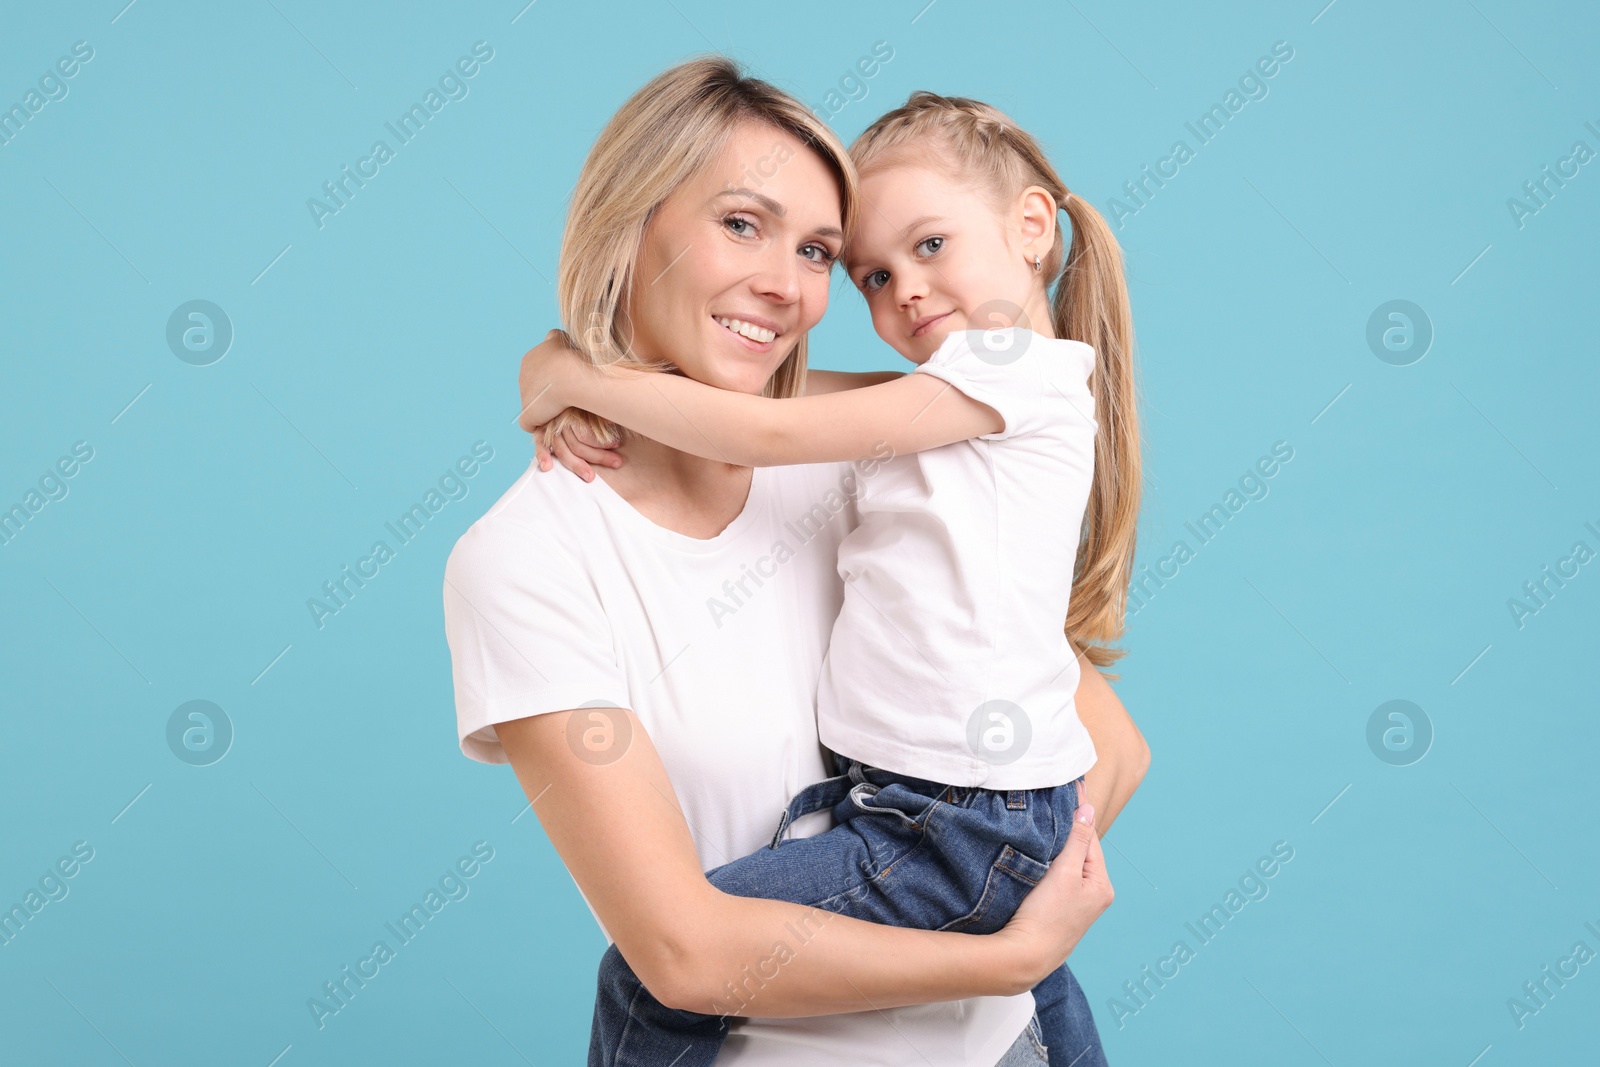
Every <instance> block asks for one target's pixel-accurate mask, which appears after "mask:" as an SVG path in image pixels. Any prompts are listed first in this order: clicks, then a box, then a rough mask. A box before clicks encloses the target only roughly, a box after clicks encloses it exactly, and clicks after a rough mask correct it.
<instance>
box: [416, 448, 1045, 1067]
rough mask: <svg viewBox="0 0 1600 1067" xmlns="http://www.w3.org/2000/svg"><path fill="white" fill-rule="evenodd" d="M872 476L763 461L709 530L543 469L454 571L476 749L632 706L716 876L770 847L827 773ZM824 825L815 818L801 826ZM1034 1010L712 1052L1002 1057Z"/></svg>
mask: <svg viewBox="0 0 1600 1067" xmlns="http://www.w3.org/2000/svg"><path fill="white" fill-rule="evenodd" d="M864 473H865V472H864V471H863V469H862V468H860V467H858V466H857V465H852V464H850V463H819V464H803V465H796V466H789V467H767V468H761V467H758V468H755V469H754V471H753V478H752V483H751V488H750V495H749V498H748V500H747V501H746V502H745V506H744V510H743V511H742V512H740V514H739V516H738V517H737V518H735V519H734V520H733V522H732V523H730V524H729V525H728V526H727V528H726V529H724V530H723V531H722V532H721V533H719V534H718V535H717V536H715V537H712V538H709V539H704V540H702V539H698V538H692V537H688V536H686V535H684V534H680V533H677V532H675V531H672V530H668V529H665V528H664V527H661V526H658V525H656V524H655V523H653V522H651V521H650V520H649V519H647V518H645V517H644V516H643V515H642V514H640V513H639V512H638V511H637V510H635V509H634V508H633V506H632V505H630V504H629V503H627V501H625V500H623V499H622V497H620V496H619V495H617V493H616V491H615V490H613V489H612V488H611V487H610V486H608V485H607V484H606V483H605V481H604V479H603V478H601V477H596V478H595V480H594V481H593V482H583V481H581V480H580V479H578V478H575V477H573V476H572V475H571V474H569V473H567V472H566V471H564V470H559V469H557V470H552V471H548V472H540V471H539V470H538V467H537V465H536V464H532V463H530V465H529V468H528V470H527V471H526V472H525V473H524V474H523V475H522V477H520V478H519V479H517V481H516V482H515V483H514V484H512V486H511V487H510V488H509V489H508V490H507V491H506V492H505V494H504V495H503V496H502V497H501V498H500V499H499V500H498V501H497V502H496V503H495V504H494V506H493V507H491V508H490V509H489V511H488V513H487V514H485V515H484V516H483V517H482V518H481V519H479V520H478V521H477V522H476V523H474V524H473V525H472V527H471V528H470V529H468V530H467V532H466V533H465V534H463V535H462V536H461V538H460V540H459V541H457V542H456V546H455V548H454V550H453V551H452V552H451V554H450V559H449V561H448V563H447V564H446V567H445V586H444V617H445V634H446V637H447V639H448V641H449V644H450V658H451V671H452V675H453V678H454V683H455V698H456V725H457V734H458V738H459V740H460V744H461V750H462V752H463V753H465V754H466V755H467V756H468V757H470V758H472V759H475V760H479V761H481V762H484V763H505V762H507V759H506V755H505V752H504V751H503V750H502V749H501V747H500V744H499V741H498V739H497V738H496V736H495V732H494V724H495V723H498V722H506V721H508V720H511V719H518V718H523V717H526V716H529V715H539V714H544V713H548V712H554V711H563V710H566V709H570V708H579V707H583V706H585V705H588V706H591V707H626V708H629V709H631V710H632V711H633V712H634V714H635V715H636V716H637V717H638V719H639V721H640V722H641V723H642V724H643V725H644V727H645V729H647V730H648V731H649V733H650V739H651V741H652V743H653V744H654V745H655V747H656V749H657V750H658V751H659V752H660V755H661V760H662V763H663V764H664V765H665V767H666V770H667V774H668V776H669V777H670V778H671V780H672V784H673V788H674V790H675V792H676V794H677V798H678V800H679V802H680V803H681V805H682V807H683V812H684V817H685V819H686V821H687V822H688V824H689V830H690V833H691V834H692V836H693V838H694V843H695V847H696V849H697V851H698V853H699V858H700V862H701V866H702V868H703V869H705V870H710V869H711V868H713V867H717V866H720V865H722V864H723V863H726V862H728V861H729V860H732V859H735V858H737V857H739V856H743V855H747V854H749V853H751V852H754V851H755V850H756V849H757V848H760V847H762V846H763V845H766V844H767V843H768V842H769V841H770V840H771V838H772V834H773V831H774V830H775V829H776V828H777V823H778V819H779V816H780V815H781V813H782V811H783V809H784V807H785V805H786V804H787V803H788V801H789V799H790V798H791V797H792V796H793V795H794V794H795V793H797V792H798V791H799V790H801V789H803V788H804V787H806V786H808V785H810V784H812V783H813V782H817V781H820V780H821V779H823V778H825V777H828V776H829V775H830V774H831V768H829V767H828V766H827V765H826V764H825V763H824V757H825V752H824V750H823V748H822V746H821V743H820V742H819V741H818V739H817V728H816V718H815V706H814V700H815V695H816V689H817V681H818V675H819V671H820V668H821V664H822V659H823V655H824V653H825V652H826V650H827V647H828V637H829V632H830V630H831V628H832V626H833V622H834V618H835V616H836V615H837V614H838V612H839V608H840V605H841V603H842V599H843V586H842V582H841V579H840V578H839V575H838V573H837V570H836V562H837V553H838V548H839V543H840V541H841V540H842V539H843V538H844V536H845V534H847V533H848V532H849V531H850V530H852V529H853V528H854V527H855V526H856V524H857V522H858V521H859V519H858V514H857V510H856V503H855V500H854V497H853V492H854V491H855V490H856V489H857V487H858V485H859V482H858V479H859V478H860V477H862V476H863V475H864ZM829 825H830V823H829V815H828V813H827V812H825V811H823V812H817V813H815V814H813V815H811V816H808V817H806V818H804V819H801V820H798V821H797V822H796V823H795V824H794V826H793V827H792V829H791V831H790V832H791V834H792V835H794V836H798V837H804V836H809V835H810V834H813V833H818V832H821V831H822V830H825V829H827V828H828V826H829ZM638 873H639V874H640V876H644V875H645V873H646V872H638ZM585 902H586V903H587V901H585ZM591 910H592V909H591ZM596 919H597V920H598V916H596ZM602 930H604V926H603V925H602ZM607 940H610V935H609V934H607ZM1033 1008H1034V1005H1033V996H1032V994H1030V993H1023V994H1020V995H1018V996H1013V997H974V998H970V999H967V1000H961V1001H947V1002H940V1003H934V1004H923V1005H914V1006H908V1007H900V1008H890V1009H884V1010H883V1011H864V1012H853V1013H846V1014H835V1015H822V1016H809V1017H804V1018H790V1019H768V1018H760V1017H754V1018H746V1019H738V1020H734V1021H733V1023H732V1030H731V1033H730V1035H729V1037H728V1039H727V1042H726V1044H725V1045H724V1047H723V1050H722V1053H721V1055H720V1056H719V1057H718V1059H717V1063H718V1064H719V1067H811V1065H813V1064H816V1063H820V1062H837V1063H850V1064H852V1065H862V1067H901V1065H904V1067H971V1065H974V1064H992V1063H995V1062H996V1061H997V1060H999V1058H1000V1057H1001V1055H1002V1054H1003V1053H1004V1052H1005V1051H1006V1049H1008V1048H1009V1047H1010V1046H1011V1045H1012V1043H1013V1042H1014V1041H1015V1039H1016V1037H1017V1035H1018V1034H1020V1033H1021V1032H1022V1030H1023V1028H1024V1027H1025V1026H1026V1025H1027V1022H1028V1019H1029V1018H1030V1016H1031V1015H1032V1014H1033Z"/></svg>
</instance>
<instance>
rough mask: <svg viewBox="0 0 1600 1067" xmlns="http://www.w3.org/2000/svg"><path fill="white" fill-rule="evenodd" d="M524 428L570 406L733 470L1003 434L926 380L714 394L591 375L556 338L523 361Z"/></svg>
mask: <svg viewBox="0 0 1600 1067" xmlns="http://www.w3.org/2000/svg"><path fill="white" fill-rule="evenodd" d="M521 385H522V394H523V397H524V399H525V401H526V403H525V406H524V408H523V414H522V419H521V421H522V423H523V424H524V425H525V426H528V425H540V424H542V423H544V422H545V421H546V420H548V419H550V418H553V417H555V416H556V415H557V414H558V413H560V412H561V411H562V410H563V409H565V408H568V407H574V408H581V409H583V410H585V411H590V412H593V413H594V414H596V415H599V416H600V417H601V418H605V419H609V420H611V421H612V422H616V423H620V424H621V425H623V426H626V427H628V428H629V429H631V430H634V431H635V432H637V433H640V434H643V435H644V436H646V437H648V438H650V439H652V440H655V441H659V442H661V443H662V444H665V445H668V446H670V447H672V448H676V449H678V450H679V451H682V452H689V453H692V454H693V455H696V456H701V457H704V458H706V459H715V460H721V461H723V462H725V463H733V464H737V465H739V466H755V467H771V466H779V465H782V464H788V463H821V462H827V461H832V460H851V459H859V458H860V457H862V456H864V455H868V454H878V453H879V450H880V447H881V445H883V444H887V445H888V446H889V447H890V448H891V449H892V450H893V452H894V454H895V455H903V454H905V453H908V452H921V451H923V450H924V449H928V448H936V447H938V446H940V445H947V444H950V443H951V442H954V441H965V440H967V439H969V438H972V437H976V436H978V435H979V434H985V433H997V432H999V431H1000V430H1002V429H1004V428H1005V420H1004V419H1003V418H1001V416H1000V413H999V412H997V411H995V410H994V409H993V408H991V407H989V406H988V405H987V404H983V403H980V402H979V401H976V400H973V399H972V398H971V397H968V396H967V395H966V394H965V393H963V392H961V391H960V390H959V389H956V388H955V387H954V386H952V385H950V384H949V383H948V382H945V381H942V380H940V379H938V378H935V377H933V376H932V375H928V374H905V375H901V376H899V377H897V378H895V379H893V380H891V381H885V382H880V383H878V384H876V385H868V386H865V387H863V388H859V389H843V390H840V391H838V392H830V393H825V394H823V395H819V396H802V397H795V398H793V399H787V400H774V399H770V398H767V397H759V396H751V395H749V394H746V393H738V392H733V391H731V390H726V389H718V388H716V387H714V386H709V385H704V384H702V383H700V382H696V381H694V380H692V379H690V378H686V377H684V376H682V375H679V374H672V373H663V372H657V371H642V370H635V369H632V368H629V367H625V366H621V365H612V366H608V367H595V366H593V365H592V364H590V363H589V362H588V361H587V360H585V359H583V358H582V357H580V356H578V355H576V354H575V353H573V352H572V351H571V350H570V349H568V348H567V347H566V346H565V344H564V343H563V342H562V340H561V338H560V336H559V334H556V333H555V332H554V331H552V334H551V336H550V337H549V338H548V339H547V340H546V341H544V342H543V343H542V344H540V345H539V346H538V347H536V348H534V349H533V350H532V351H530V352H529V353H528V355H527V356H526V357H524V359H523V363H522V376H521Z"/></svg>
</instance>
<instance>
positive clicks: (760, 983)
mask: <svg viewBox="0 0 1600 1067" xmlns="http://www.w3.org/2000/svg"><path fill="white" fill-rule="evenodd" d="M834 766H835V769H836V770H837V771H838V772H839V773H838V776H837V777H834V778H828V779H825V780H824V781H821V782H817V783H815V784H814V785H811V786H808V787H807V788H805V789H803V790H801V791H800V792H799V793H797V794H796V795H795V797H794V799H793V800H791V801H790V802H789V806H788V808H787V810H785V812H784V813H783V817H782V818H781V819H780V820H779V823H778V830H777V833H775V834H774V835H773V838H772V843H771V844H770V845H768V846H767V847H765V848H762V849H760V850H758V851H756V852H754V853H752V854H750V855H748V856H744V857H742V858H740V859H737V860H734V861H733V862H732V863H726V864H723V865H722V866H721V867H717V868H715V869H714V870H711V871H708V872H707V873H706V877H707V878H708V879H709V880H710V882H711V884H712V885H714V886H716V887H717V888H718V889H721V890H722V891H723V892H725V893H731V894H733V895H734V896H741V897H761V898H764V899H768V900H788V901H793V902H794V903H797V904H805V905H809V906H811V907H815V908H818V909H822V910H825V911H829V912H833V913H836V914H840V915H848V916H850V917H852V918H856V919H865V920H867V921H869V922H877V923H885V924H888V925H891V926H906V927H915V928H917V929H923V930H957V931H961V932H964V933H974V934H987V933H993V932H994V931H996V930H998V929H1000V928H1001V927H1002V926H1004V925H1005V924H1006V923H1007V922H1009V921H1010V919H1011V915H1012V913H1013V912H1015V911H1016V909H1017V906H1018V905H1019V904H1021V903H1022V898H1023V897H1024V896H1026V895H1027V894H1028V891H1029V890H1031V889H1032V888H1033V887H1034V886H1035V885H1036V884H1038V882H1039V879H1040V878H1042V877H1044V873H1045V871H1046V869H1047V868H1048V867H1049V864H1050V861H1051V860H1053V859H1055V857H1056V855H1057V853H1059V852H1060V851H1061V849H1062V847H1063V846H1065V844H1066V841H1067V834H1068V833H1069V832H1070V831H1071V829H1072V816H1073V813H1074V812H1075V811H1076V810H1077V808H1078V792H1079V788H1080V786H1081V784H1082V782H1083V779H1081V778H1080V779H1078V780H1077V781H1075V782H1070V783H1068V784H1067V785H1063V786H1056V787H1054V788H1049V789H1011V790H993V789H983V788H979V787H964V786H951V785H942V784H940V783H938V782H930V781H927V780H925V779H921V778H911V777H907V776H905V775H900V774H894V773H892V772H889V771H885V770H881V769H879V768H875V767H868V766H866V765H864V764H862V763H860V762H859V761H856V760H851V759H846V758H845V757H842V756H835V757H834ZM824 808H832V810H833V819H834V824H835V825H834V826H833V828H832V829H831V830H828V831H826V832H825V833H821V834H817V835H816V836H814V837H804V838H799V839H793V838H786V837H785V836H784V834H785V831H787V830H788V828H789V824H790V823H791V822H793V821H794V820H795V819H798V818H800V817H801V816H803V815H808V814H810V813H811V812H814V811H820V810H822V809H824ZM825 921H826V918H825V917H818V918H813V919H808V920H807V921H806V924H791V927H790V930H789V934H790V936H789V937H788V938H786V939H785V948H784V951H783V952H777V951H775V952H774V954H773V955H772V956H771V958H767V959H762V960H759V961H757V962H756V963H755V964H754V965H753V966H750V965H747V966H746V967H745V968H744V969H743V970H742V971H741V972H740V973H739V974H730V975H728V981H727V983H726V985H725V986H724V988H723V990H722V991H721V995H719V996H718V997H717V998H716V999H715V1000H714V1001H713V1002H711V1003H708V1004H707V1005H706V1007H705V1012H704V1013H703V1014H702V1013H699V1012H692V1011H680V1010H678V1009H675V1008H668V1007H666V1006H664V1005H663V1004H661V1003H660V1002H659V1001H658V1000H656V999H655V997H653V996H652V995H651V994H650V992H649V991H648V990H647V989H645V987H644V985H643V984H642V983H641V982H640V981H639V979H638V978H637V977H636V976H635V975H634V973H633V971H632V969H631V968H629V966H628V964H627V961H625V960H624V959H623V958H622V954H621V953H620V952H618V951H617V947H616V946H615V945H612V946H611V947H610V948H609V949H607V950H606V954H605V956H604V957H602V959H601V961H600V979H599V990H598V995H597V997H596V1000H595V1009H594V1023H593V1027H592V1029H591V1031H590V1037H589V1067H667V1065H668V1064H671V1065H672V1067H710V1065H711V1064H712V1063H713V1062H714V1061H715V1060H716V1058H717V1052H718V1050H719V1049H720V1048H721V1047H722V1041H723V1038H724V1037H726V1036H727V1033H728V1026H727V1019H728V1016H729V1015H731V1014H734V1013H737V1014H739V1015H760V1014H761V1010H760V1000H761V990H762V988H763V987H764V986H765V985H766V983H767V982H769V981H771V980H773V979H774V978H776V977H777V975H778V973H779V971H780V970H781V968H782V966H783V963H784V962H785V961H786V960H787V959H788V958H789V956H790V954H792V953H794V952H797V951H798V950H799V948H800V945H802V944H803V943H804V942H805V941H807V940H809V939H810V938H811V937H813V936H815V933H816V931H817V930H818V929H820V926H821V924H822V923H823V922H825ZM1033 996H1034V1001H1035V1005H1036V1007H1035V1010H1036V1012H1037V1014H1038V1018H1039V1023H1040V1029H1041V1031H1042V1033H1043V1037H1044V1043H1045V1045H1046V1046H1047V1047H1048V1050H1049V1057H1050V1063H1051V1067H1067V1065H1069V1064H1070V1065H1071V1067H1104V1064H1105V1062H1106V1060H1105V1053H1104V1051H1103V1050H1102V1048H1101V1045H1100V1035H1099V1032H1098V1031H1097V1030H1096V1029H1095V1025H1094V1017H1093V1015H1092V1014H1091V1013H1090V1011H1089V1002H1088V999H1087V998H1086V997H1085V996H1084V994H1083V990H1082V988H1081V987H1079V985H1078V983H1077V980H1076V979H1074V978H1073V976H1072V972H1071V971H1069V970H1068V969H1067V967H1066V965H1065V964H1062V966H1061V967H1060V968H1059V969H1057V970H1056V971H1055V972H1054V973H1053V974H1051V975H1050V976H1049V977H1048V978H1046V979H1045V980H1044V981H1043V982H1041V983H1039V985H1037V986H1035V987H1034V990H1033Z"/></svg>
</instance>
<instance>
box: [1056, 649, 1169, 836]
mask: <svg viewBox="0 0 1600 1067" xmlns="http://www.w3.org/2000/svg"><path fill="white" fill-rule="evenodd" d="M1074 647H1075V646H1074ZM1073 701H1074V703H1075V704H1076V705H1077V708H1078V718H1079V720H1081V721H1082V722H1083V725H1084V727H1085V728H1087V729H1088V731H1089V737H1090V739H1091V740H1093V741H1094V750H1095V755H1096V757H1097V758H1096V760H1095V764H1094V766H1093V767H1092V768H1090V770H1089V773H1088V774H1087V775H1085V776H1084V787H1085V788H1084V791H1085V792H1086V793H1087V794H1088V797H1089V800H1090V802H1091V803H1093V804H1094V810H1095V829H1096V830H1097V831H1098V832H1099V833H1100V834H1101V835H1102V836H1103V835H1104V834H1105V833H1106V831H1107V830H1110V829H1111V822H1112V820H1113V819H1115V818H1116V817H1117V813H1118V812H1120V811H1121V810H1122V806H1123V805H1124V804H1126V803H1127V802H1128V799H1129V798H1130V797H1132V796H1133V791H1134V790H1135V789H1138V788H1139V783H1140V782H1141V781H1143V780H1144V772H1145V771H1146V770H1148V769H1149V768H1150V746H1149V745H1147V744H1146V743H1145V740H1144V735H1142V734H1141V733H1139V728H1138V727H1137V726H1135V725H1134V724H1133V719H1132V718H1131V717H1130V716H1129V715H1128V709H1127V708H1125V707H1123V706H1122V701H1121V700H1119V699H1118V698H1117V694H1116V693H1115V692H1114V691H1113V690H1112V688H1111V683H1109V682H1107V681H1106V679H1105V675H1103V674H1101V673H1100V670H1099V668H1097V667H1096V666H1095V665H1094V664H1093V663H1090V662H1089V660H1088V658H1087V657H1086V656H1084V655H1083V653H1081V652H1080V653H1078V689H1077V692H1076V694H1075V695H1074V697H1073Z"/></svg>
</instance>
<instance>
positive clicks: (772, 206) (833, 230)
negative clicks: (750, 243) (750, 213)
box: [711, 188, 844, 240]
mask: <svg viewBox="0 0 1600 1067" xmlns="http://www.w3.org/2000/svg"><path fill="white" fill-rule="evenodd" d="M725 196H738V197H743V198H744V199H746V200H753V201H755V203H756V204H757V205H758V206H759V207H761V208H762V209H763V210H765V211H767V212H769V213H771V214H772V215H774V216H775V217H777V218H780V219H782V218H787V217H788V215H789V212H788V211H787V210H786V209H785V208H784V206H783V205H782V204H780V203H778V202H777V201H776V200H774V199H772V197H770V196H767V195H766V194H765V193H758V192H756V191H755V190H754V189H744V188H740V189H724V190H722V191H721V192H720V193H718V194H716V195H715V196H713V197H712V198H711V199H713V200H720V199H721V198H722V197H725ZM811 232H812V233H814V234H816V235H817V236H818V237H838V238H840V239H841V240H842V239H843V238H844V231H843V230H841V229H839V227H837V226H818V227H817V228H816V229H815V230H812V231H811Z"/></svg>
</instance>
